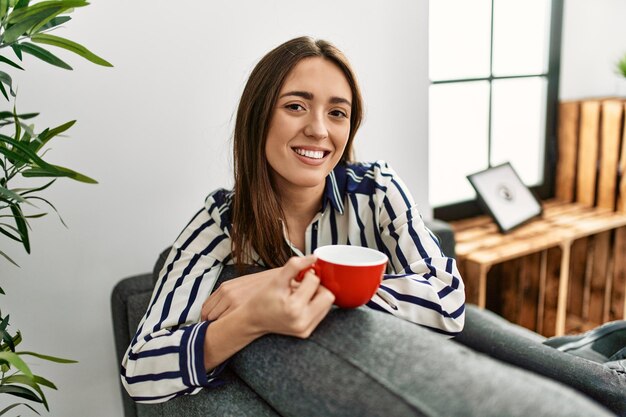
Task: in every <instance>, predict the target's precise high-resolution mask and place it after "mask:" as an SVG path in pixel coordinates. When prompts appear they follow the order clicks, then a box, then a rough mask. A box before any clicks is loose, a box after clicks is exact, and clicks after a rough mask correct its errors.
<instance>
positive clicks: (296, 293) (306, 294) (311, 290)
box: [291, 271, 320, 305]
mask: <svg viewBox="0 0 626 417" xmlns="http://www.w3.org/2000/svg"><path fill="white" fill-rule="evenodd" d="M299 284H300V285H298V287H297V288H295V289H294V287H293V286H292V287H291V288H292V290H293V294H292V297H293V299H294V301H296V302H301V303H303V305H306V304H308V303H309V302H310V301H311V299H312V298H313V296H314V295H315V293H316V292H317V289H318V288H319V286H320V279H319V277H318V276H317V275H315V274H314V273H313V272H311V271H307V272H306V273H305V274H304V278H302V281H300V283H299Z"/></svg>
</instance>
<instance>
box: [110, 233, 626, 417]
mask: <svg viewBox="0 0 626 417" xmlns="http://www.w3.org/2000/svg"><path fill="white" fill-rule="evenodd" d="M428 226H429V228H430V229H431V230H432V231H433V232H434V233H435V234H436V235H437V236H438V237H439V239H440V241H441V244H442V248H443V250H444V252H445V253H447V254H449V255H450V256H453V254H454V236H453V234H452V231H451V229H450V228H449V226H448V225H447V224H445V223H443V222H438V221H435V222H430V223H429V224H428ZM165 255H166V252H164V253H163V254H161V257H160V259H159V261H158V262H157V264H156V265H155V268H154V271H153V273H148V274H143V275H138V276H133V277H130V278H126V279H123V280H121V281H120V282H119V283H118V284H117V285H116V286H115V288H114V289H113V293H112V298H111V307H112V313H113V324H114V333H115V345H116V350H117V358H118V363H120V362H121V360H122V356H123V355H124V353H125V350H126V348H127V347H128V345H129V343H130V340H131V338H132V337H133V335H134V333H135V331H136V328H137V325H138V323H139V321H140V319H141V317H142V316H143V314H144V312H145V311H146V308H147V305H148V302H149V299H150V295H151V293H152V289H153V287H154V283H155V279H156V278H155V277H156V275H157V274H158V272H159V270H160V269H161V267H162V265H163V262H164V259H165ZM252 271H253V269H251V270H250V272H252ZM235 276H236V272H235V270H234V269H233V268H229V267H227V268H224V271H223V273H222V275H221V276H220V281H219V282H218V285H219V283H220V282H223V281H225V280H227V279H230V278H233V277H235ZM374 330H375V336H376V337H375V338H371V337H368V335H370V336H371V335H372V334H374ZM433 338H441V336H440V335H437V334H435V333H433V332H431V331H428V330H425V329H423V328H421V327H420V326H416V325H414V324H411V323H409V322H406V321H403V320H398V319H396V318H394V317H392V316H390V315H387V314H384V313H380V312H377V311H373V310H370V309H367V308H365V307H362V308H358V309H354V310H341V309H333V310H332V311H331V312H330V314H329V316H328V317H327V318H326V319H325V320H324V321H323V322H322V323H321V324H320V326H319V327H318V329H317V330H316V331H315V332H314V333H313V335H312V336H311V337H310V338H309V339H306V340H300V339H294V338H288V337H285V336H278V335H270V336H265V337H263V338H261V339H258V340H257V341H255V342H254V343H253V344H251V345H249V346H248V347H247V348H246V349H244V350H242V351H241V352H239V353H238V354H237V355H235V356H234V357H233V358H232V359H231V360H230V361H229V365H228V366H227V367H226V370H225V371H224V373H223V374H222V379H223V380H224V382H225V383H224V384H223V385H222V386H220V387H217V388H212V389H210V390H205V391H203V392H201V393H199V394H197V395H194V396H186V397H180V398H177V399H174V400H172V401H169V402H166V403H162V404H136V403H134V402H133V401H132V400H131V399H130V397H129V396H128V395H127V394H126V392H125V390H124V389H123V388H122V390H121V391H122V401H123V405H124V413H125V416H126V417H154V416H174V415H178V416H185V417H187V416H189V417H195V416H254V417H257V416H298V417H302V416H307V415H309V416H378V415H380V416H383V415H384V416H439V415H441V416H448V415H462V416H528V415H545V416H549V415H557V414H558V415H572V416H573V415H581V416H589V415H613V414H611V412H612V413H615V414H617V415H624V416H626V374H620V373H619V372H616V371H615V370H611V369H607V368H606V367H605V366H603V365H602V364H599V363H595V362H591V361H588V360H586V359H582V358H579V357H577V356H573V355H569V354H565V353H562V352H559V351H557V350H555V349H553V348H552V347H548V346H546V345H544V344H542V342H543V341H544V340H545V339H544V338H543V337H542V336H540V335H538V334H536V333H533V332H531V331H529V330H526V329H524V328H521V327H519V326H516V325H513V324H511V323H509V322H507V321H506V320H504V319H502V318H500V317H499V316H496V315H495V314H493V313H490V312H488V311H483V310H480V309H478V308H476V307H475V306H471V305H468V306H467V310H466V325H465V329H464V331H463V333H462V334H461V335H459V336H457V337H456V338H455V339H454V340H455V342H456V343H448V342H442V343H439V342H438V341H436V340H432V339H433ZM399 341H400V342H401V343H399ZM438 345H440V348H438V351H437V354H438V355H447V357H449V358H450V359H449V362H450V363H449V364H448V365H449V366H450V367H451V369H454V370H455V371H454V372H441V370H440V369H436V368H435V367H434V366H429V361H427V360H425V361H423V362H421V361H420V362H416V361H415V360H414V359H415V352H416V351H417V352H422V351H423V352H426V351H427V349H432V346H438ZM461 345H463V346H461ZM373 350H376V351H377V352H384V355H380V354H378V355H376V356H375V357H374V355H371V354H369V353H370V352H371V351H373ZM470 356H471V358H472V360H471V361H468V360H467V358H468V357H470ZM491 358H495V359H497V360H499V361H502V362H506V363H507V365H505V366H508V368H506V369H508V370H509V371H508V372H510V375H505V377H504V378H502V377H498V376H495V377H494V373H493V372H491V370H492V368H493V366H494V363H495V362H494V361H493V360H492V359H491ZM467 362H471V363H472V364H473V366H471V367H468V366H466V363H467ZM467 368H471V369H467ZM500 368H501V367H500ZM500 373H501V372H500ZM294 375H297V378H294ZM415 375H420V378H415ZM538 375H539V376H540V377H538ZM508 376H510V377H511V378H510V380H508ZM433 379H441V380H442V382H441V383H438V384H433V383H432V380H433ZM511 380H515V381H518V382H517V383H516V384H511V383H510V381H511ZM555 381H559V382H555ZM446 384H455V385H457V386H462V387H464V389H457V390H455V392H454V393H453V394H452V393H448V391H450V390H446V389H442V386H440V385H443V388H445V385H446ZM564 385H566V386H567V387H566V388H565V387H564ZM329 387H336V389H337V390H340V392H339V393H338V395H335V396H334V398H333V399H332V400H329V399H328V397H324V398H319V397H317V396H316V393H323V392H325V390H328V389H329ZM479 390H480V391H481V392H483V393H484V392H485V390H487V391H488V392H493V393H494V395H493V396H490V397H489V400H488V401H485V399H484V398H481V395H478V396H477V395H474V394H475V393H476V392H478V391H479ZM430 391H432V392H430ZM521 391H523V392H521ZM551 392H554V401H553V402H550V401H547V402H546V404H542V405H541V406H538V405H537V404H536V403H535V402H533V400H532V398H533V397H534V396H543V397H544V398H545V396H546V393H551ZM482 397H484V395H482ZM548 397H549V396H548ZM424 398H428V400H427V401H424ZM609 410H610V411H609Z"/></svg>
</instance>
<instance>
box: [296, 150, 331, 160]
mask: <svg viewBox="0 0 626 417" xmlns="http://www.w3.org/2000/svg"><path fill="white" fill-rule="evenodd" d="M294 151H296V153H297V154H298V155H302V156H306V157H307V158H312V159H322V158H323V157H324V151H309V150H306V149H300V148H294Z"/></svg>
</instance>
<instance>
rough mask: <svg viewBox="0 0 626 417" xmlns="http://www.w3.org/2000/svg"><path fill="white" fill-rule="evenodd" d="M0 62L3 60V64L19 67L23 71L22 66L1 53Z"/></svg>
mask: <svg viewBox="0 0 626 417" xmlns="http://www.w3.org/2000/svg"><path fill="white" fill-rule="evenodd" d="M0 62H4V63H5V64H9V65H10V66H12V67H14V68H17V69H21V70H22V71H24V68H22V67H21V66H19V65H17V64H16V63H15V62H13V61H11V60H10V59H9V58H5V57H3V56H2V55H0Z"/></svg>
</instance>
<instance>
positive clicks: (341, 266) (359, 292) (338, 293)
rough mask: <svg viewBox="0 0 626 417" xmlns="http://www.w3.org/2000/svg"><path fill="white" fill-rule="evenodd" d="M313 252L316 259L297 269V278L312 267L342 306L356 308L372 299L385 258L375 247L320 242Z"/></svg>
mask: <svg viewBox="0 0 626 417" xmlns="http://www.w3.org/2000/svg"><path fill="white" fill-rule="evenodd" d="M313 253H314V254H315V255H316V256H317V261H315V263H314V264H313V265H312V266H311V267H309V268H307V269H305V270H303V271H300V273H299V274H298V277H297V280H298V281H300V280H301V279H302V278H303V277H304V274H305V273H306V272H307V271H309V270H310V269H313V270H314V271H315V275H317V276H318V277H319V278H320V281H321V284H322V285H323V286H324V287H326V288H328V289H329V290H330V292H332V293H333V294H334V295H335V305H337V306H339V307H343V308H355V307H358V306H361V305H363V304H365V303H367V302H368V301H369V300H371V298H372V296H374V293H375V292H376V290H377V289H378V287H379V286H380V283H381V282H382V279H383V274H384V273H385V267H386V266H387V260H388V259H387V255H385V254H384V253H381V252H379V251H377V250H375V249H370V248H364V247H361V246H352V245H329V246H321V247H319V248H317V249H315V251H314V252H313Z"/></svg>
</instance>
